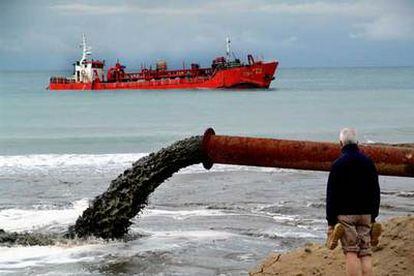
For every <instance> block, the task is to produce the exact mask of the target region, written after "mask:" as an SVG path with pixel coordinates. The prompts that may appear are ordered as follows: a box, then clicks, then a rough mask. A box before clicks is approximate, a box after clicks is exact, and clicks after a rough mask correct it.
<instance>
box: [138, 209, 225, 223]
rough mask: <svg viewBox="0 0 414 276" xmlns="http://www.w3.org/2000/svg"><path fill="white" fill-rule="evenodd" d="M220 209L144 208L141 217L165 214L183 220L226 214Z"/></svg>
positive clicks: (164, 215)
mask: <svg viewBox="0 0 414 276" xmlns="http://www.w3.org/2000/svg"><path fill="white" fill-rule="evenodd" d="M226 215H229V214H228V213H224V212H222V211H220V210H211V209H196V210H161V209H144V211H143V214H142V216H141V217H150V216H163V217H171V218H173V219H176V220H183V219H187V218H189V217H208V216H226Z"/></svg>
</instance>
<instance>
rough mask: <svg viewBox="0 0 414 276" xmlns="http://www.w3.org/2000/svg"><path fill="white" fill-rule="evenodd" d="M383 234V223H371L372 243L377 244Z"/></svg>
mask: <svg viewBox="0 0 414 276" xmlns="http://www.w3.org/2000/svg"><path fill="white" fill-rule="evenodd" d="M381 234H382V225H381V223H378V222H374V223H373V224H372V225H371V245H372V246H377V245H378V242H379V237H380V236H381Z"/></svg>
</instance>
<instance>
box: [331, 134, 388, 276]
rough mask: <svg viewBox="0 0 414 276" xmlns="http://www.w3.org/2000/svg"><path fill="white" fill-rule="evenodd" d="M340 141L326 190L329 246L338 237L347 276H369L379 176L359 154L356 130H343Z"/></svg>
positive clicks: (378, 229) (378, 192)
mask: <svg viewBox="0 0 414 276" xmlns="http://www.w3.org/2000/svg"><path fill="white" fill-rule="evenodd" d="M339 140H340V144H341V146H342V154H341V156H340V157H339V158H338V159H337V160H336V161H335V162H334V163H333V165H332V168H331V172H330V174H329V179H328V185H327V190H326V219H327V220H328V237H329V238H328V247H330V249H333V248H335V247H336V245H337V240H338V239H339V238H340V239H341V244H342V249H343V251H344V254H345V256H346V272H347V275H348V276H351V275H372V261H371V254H372V253H371V246H370V245H371V244H373V245H376V243H378V236H379V234H380V233H379V232H380V231H381V229H380V228H378V225H379V224H375V227H374V228H375V230H372V231H371V226H372V225H373V223H374V222H375V218H376V217H377V216H378V211H379V204H380V188H379V184H378V174H377V170H376V168H375V165H374V163H373V162H372V160H371V159H370V158H369V157H367V156H366V155H364V154H363V153H362V152H360V151H359V148H358V141H357V135H356V130H355V129H350V128H344V129H342V130H341V132H340V135H339ZM379 226H380V225H379ZM374 232H375V233H374ZM373 234H375V235H373ZM371 237H372V241H371Z"/></svg>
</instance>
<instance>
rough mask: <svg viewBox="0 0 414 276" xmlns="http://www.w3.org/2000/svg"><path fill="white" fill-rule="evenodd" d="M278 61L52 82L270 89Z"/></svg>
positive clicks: (94, 86)
mask: <svg viewBox="0 0 414 276" xmlns="http://www.w3.org/2000/svg"><path fill="white" fill-rule="evenodd" d="M277 66H278V62H277V61H273V62H266V63H265V62H260V63H255V64H252V65H248V66H240V67H234V68H227V69H222V70H219V71H217V72H216V73H215V74H214V75H213V76H211V77H200V78H197V77H196V78H180V79H161V80H139V81H122V82H93V83H81V82H62V83H58V82H51V83H50V84H49V87H48V88H49V89H50V90H78V91H83V90H114V89H142V90H150V89H157V90H158V89H227V88H241V89H252V88H269V86H270V83H271V81H272V80H273V79H274V76H275V73H276V69H277Z"/></svg>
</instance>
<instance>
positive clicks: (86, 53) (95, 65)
mask: <svg viewBox="0 0 414 276" xmlns="http://www.w3.org/2000/svg"><path fill="white" fill-rule="evenodd" d="M80 46H81V47H82V57H81V59H80V60H79V61H77V62H76V63H75V64H74V65H75V74H74V76H73V78H74V79H75V81H76V82H83V83H90V82H93V81H103V80H104V78H105V72H104V62H101V61H94V60H93V59H89V57H90V56H91V55H92V47H90V46H87V44H86V36H85V34H82V44H81V45H80Z"/></svg>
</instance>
